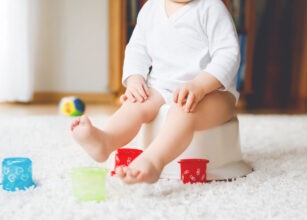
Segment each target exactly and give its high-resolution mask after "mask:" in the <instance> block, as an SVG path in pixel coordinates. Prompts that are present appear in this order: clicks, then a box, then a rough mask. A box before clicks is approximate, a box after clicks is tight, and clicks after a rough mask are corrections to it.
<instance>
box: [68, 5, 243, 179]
mask: <svg viewBox="0 0 307 220" xmlns="http://www.w3.org/2000/svg"><path fill="white" fill-rule="evenodd" d="M239 62H240V54H239V45H238V39H237V33H236V29H235V27H234V24H233V22H232V19H231V16H230V15H229V13H228V11H227V9H226V7H225V6H224V4H223V3H222V1H221V0H149V1H147V3H146V4H145V5H144V6H143V8H142V9H141V11H140V13H139V15H138V19H137V25H136V27H135V30H134V32H133V34H132V37H131V39H130V42H129V43H128V45H127V47H126V52H125V61H124V68H123V69H124V70H123V80H122V82H123V85H124V86H126V87H127V89H126V92H125V94H124V95H123V96H122V97H121V101H122V106H121V108H120V109H119V110H118V111H117V112H116V113H115V114H114V115H113V116H112V117H111V118H110V119H109V121H108V122H107V123H106V125H105V127H104V129H102V130H100V129H98V128H96V127H94V126H93V125H92V124H91V122H90V120H89V119H88V118H87V117H86V116H82V117H81V118H79V119H77V120H75V121H74V122H73V123H72V125H71V131H72V134H73V136H74V138H75V139H76V141H77V142H78V143H79V144H80V145H81V146H82V147H83V148H84V149H85V150H86V151H87V153H88V154H89V155H90V156H91V157H92V158H93V159H94V160H96V161H98V162H103V161H105V160H107V158H108V157H109V155H110V153H111V152H113V151H115V150H116V149H118V148H120V147H122V146H124V145H126V144H128V143H129V142H130V141H131V140H132V139H133V138H134V137H135V136H136V134H137V133H138V131H139V129H140V127H141V125H142V124H143V123H147V122H150V121H152V120H154V118H155V117H156V115H157V114H158V112H159V109H160V107H161V106H162V105H163V104H170V105H171V107H170V109H169V112H168V114H167V119H166V121H165V123H164V125H163V127H162V129H161V130H160V132H159V134H158V136H157V137H156V138H155V139H154V140H153V142H152V143H151V144H150V146H149V147H148V148H147V149H146V150H145V151H144V153H142V154H141V155H140V156H139V157H138V158H136V159H135V160H134V161H133V162H132V163H131V164H130V165H129V166H128V167H121V168H118V169H117V170H116V173H117V175H118V176H119V177H120V178H121V179H122V180H123V181H124V182H125V183H128V184H133V183H139V182H146V183H154V182H156V181H157V180H158V179H159V177H160V174H161V172H162V170H163V167H164V166H165V165H167V164H168V163H169V162H171V161H172V160H174V159H175V158H176V157H177V156H179V155H180V154H181V153H182V152H183V151H184V150H185V149H186V148H187V147H188V145H189V143H190V142H191V140H192V138H193V134H194V132H195V131H198V130H205V129H209V128H211V127H214V126H217V125H220V124H222V123H225V122H226V121H228V120H230V119H232V118H233V117H234V114H235V105H236V102H237V101H238V97H239V94H238V92H237V91H236V85H235V76H236V73H237V70H238V67H239ZM150 67H152V70H151V72H150V73H149V69H150Z"/></svg>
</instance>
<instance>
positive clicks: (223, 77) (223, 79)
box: [203, 65, 231, 91]
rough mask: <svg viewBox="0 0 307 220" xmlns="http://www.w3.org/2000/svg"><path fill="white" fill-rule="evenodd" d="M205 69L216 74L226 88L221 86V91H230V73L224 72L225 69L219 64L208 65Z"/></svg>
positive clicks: (211, 73)
mask: <svg viewBox="0 0 307 220" xmlns="http://www.w3.org/2000/svg"><path fill="white" fill-rule="evenodd" d="M203 71H205V72H207V73H209V74H210V75H212V76H214V77H215V78H216V79H217V80H218V81H219V82H220V83H221V84H222V85H223V87H224V88H219V89H218V90H220V91H228V90H229V86H230V84H231V79H229V77H228V74H224V70H223V68H221V67H218V66H213V65H212V66H208V67H207V68H206V69H204V70H203Z"/></svg>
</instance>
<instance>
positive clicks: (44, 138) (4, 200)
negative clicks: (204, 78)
mask: <svg viewBox="0 0 307 220" xmlns="http://www.w3.org/2000/svg"><path fill="white" fill-rule="evenodd" d="M93 119H94V124H96V125H101V124H102V123H103V122H104V121H105V119H106V118H105V117H103V116H101V117H96V118H93ZM71 120H72V119H70V118H65V117H61V116H29V117H4V116H1V117H0V159H1V161H2V159H4V158H6V157H15V156H22V157H29V158H31V160H32V161H33V177H34V181H35V182H36V183H37V185H38V187H37V188H35V189H30V190H28V191H19V192H15V193H10V192H6V191H3V190H2V189H0V219H1V220H6V219H31V220H33V219H39V220H41V219H272V218H274V219H307V116H274V115H271V116H253V115H240V116H239V120H240V130H241V142H242V152H243V155H244V159H245V160H246V161H247V162H249V163H250V164H251V165H252V166H253V167H254V169H255V171H254V172H253V173H252V174H250V175H248V176H247V177H246V178H241V179H238V180H237V181H233V182H212V183H210V184H194V185H188V184H187V185H183V184H182V183H181V182H179V181H175V180H171V181H170V180H169V181H167V180H160V181H159V182H158V183H156V184H154V185H146V184H140V185H134V186H127V185H124V184H122V183H121V182H120V181H119V180H118V179H117V178H113V177H108V178H107V186H106V187H107V200H106V201H105V202H101V203H96V202H78V201H77V200H76V199H75V197H74V196H73V194H72V187H71V176H70V173H69V171H70V169H71V168H73V167H84V166H103V165H101V164H98V163H95V162H93V161H92V160H91V159H90V158H89V157H88V156H87V154H86V153H85V152H83V150H82V149H81V148H80V147H79V146H78V145H77V144H76V143H75V142H74V141H73V139H72V137H71V135H70V133H69V123H70V121H71Z"/></svg>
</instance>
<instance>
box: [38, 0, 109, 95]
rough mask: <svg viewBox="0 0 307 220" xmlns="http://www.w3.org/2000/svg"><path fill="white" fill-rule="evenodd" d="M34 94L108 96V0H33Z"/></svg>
mask: <svg viewBox="0 0 307 220" xmlns="http://www.w3.org/2000/svg"><path fill="white" fill-rule="evenodd" d="M36 3H37V13H38V14H37V16H36V17H37V19H36V23H37V24H36V26H37V27H38V28H37V34H36V38H37V39H36V43H35V47H34V49H35V50H36V54H37V55H36V59H35V60H36V73H35V90H36V91H57V92H93V93H98V92H99V93H100V92H108V89H107V83H108V0H37V1H36Z"/></svg>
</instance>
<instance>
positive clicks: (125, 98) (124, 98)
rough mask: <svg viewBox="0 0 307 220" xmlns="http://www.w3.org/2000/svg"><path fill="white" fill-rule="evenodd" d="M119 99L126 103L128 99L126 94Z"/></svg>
mask: <svg viewBox="0 0 307 220" xmlns="http://www.w3.org/2000/svg"><path fill="white" fill-rule="evenodd" d="M119 100H120V102H121V103H124V102H125V101H126V100H127V96H126V95H121V97H120V99H119Z"/></svg>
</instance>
